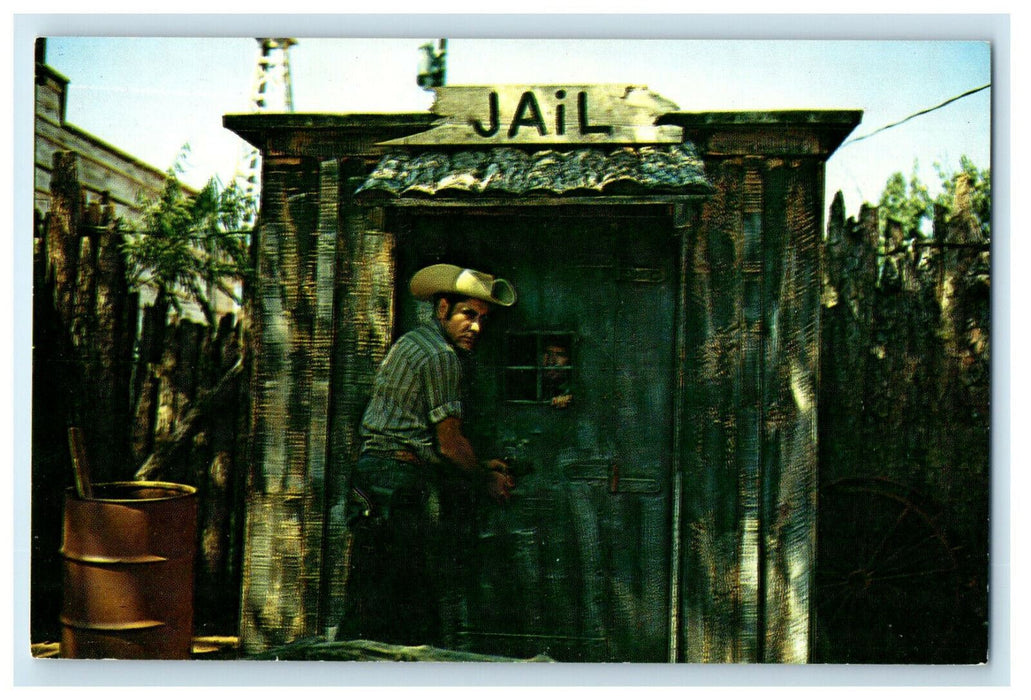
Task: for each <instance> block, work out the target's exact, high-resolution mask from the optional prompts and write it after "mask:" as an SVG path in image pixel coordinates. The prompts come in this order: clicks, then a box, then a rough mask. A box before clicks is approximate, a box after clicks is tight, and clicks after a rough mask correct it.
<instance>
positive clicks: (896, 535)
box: [814, 478, 960, 663]
mask: <svg viewBox="0 0 1031 700" xmlns="http://www.w3.org/2000/svg"><path fill="white" fill-rule="evenodd" d="M819 513H820V524H819V529H818V537H819V539H818V552H817V567H816V591H815V594H816V595H815V598H816V639H817V643H816V648H815V650H814V656H815V657H816V660H817V661H821V662H830V663H934V662H936V661H941V660H943V658H944V657H943V655H945V654H947V653H948V650H949V649H950V648H952V647H953V646H954V644H953V636H954V619H955V616H956V613H957V610H958V609H959V602H960V587H959V575H958V571H957V569H958V566H957V561H956V557H955V555H954V552H953V549H952V547H951V546H950V544H949V541H948V540H947V538H946V536H945V533H944V530H943V528H942V526H941V523H940V516H939V515H938V514H937V513H936V511H935V509H933V508H931V507H930V506H929V505H928V503H927V502H926V499H924V498H922V497H920V496H919V494H916V493H915V492H914V491H912V490H911V489H908V488H907V487H905V486H903V485H901V484H898V483H895V482H892V481H889V480H887V479H879V478H852V479H842V480H840V481H835V482H833V483H830V484H828V485H827V486H825V487H824V488H823V489H821V492H820V504H819Z"/></svg>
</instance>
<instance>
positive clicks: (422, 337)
mask: <svg viewBox="0 0 1031 700" xmlns="http://www.w3.org/2000/svg"><path fill="white" fill-rule="evenodd" d="M410 290H411V293H412V295H413V296H414V297H415V298H416V299H420V300H425V301H430V302H431V303H432V317H431V319H430V321H429V322H428V323H426V324H423V325H421V326H419V327H417V328H415V329H414V330H412V331H410V332H408V333H406V334H405V335H403V336H402V337H401V338H400V339H399V340H398V341H397V342H396V343H395V344H394V346H393V347H392V348H391V349H390V351H389V352H388V353H387V356H386V358H385V359H384V361H383V364H382V365H381V366H380V369H379V372H378V373H377V375H376V379H375V382H374V384H373V389H372V396H371V398H370V400H369V404H368V407H367V408H366V411H365V415H364V417H363V419H362V426H361V438H362V448H361V454H360V457H359V459H358V462H357V464H356V465H355V469H354V472H353V474H352V480H351V486H352V489H351V499H350V503H349V510H348V513H349V515H348V522H349V525H350V529H351V532H352V534H353V536H354V544H353V546H352V561H351V566H350V573H349V579H348V582H347V586H346V593H345V596H346V600H345V614H344V619H343V620H342V621H341V626H340V629H339V630H338V632H337V639H354V638H365V639H374V640H377V641H382V642H390V643H394V644H440V642H441V639H442V635H443V634H444V630H443V626H444V623H443V621H442V614H443V613H442V610H441V605H440V601H441V599H442V596H444V595H445V593H446V590H443V589H445V588H446V587H447V584H446V583H444V582H443V579H442V576H443V575H444V574H447V573H448V572H453V570H454V569H456V568H458V560H459V559H460V556H459V554H460V553H459V552H457V551H455V550H456V546H455V543H456V541H457V540H455V539H454V538H452V539H450V540H449V539H447V538H444V537H442V535H443V533H442V532H441V519H442V504H443V505H444V511H448V508H447V504H448V503H449V502H450V501H449V500H448V498H449V497H452V496H454V494H453V493H449V491H454V492H457V491H463V490H465V491H469V492H471V493H472V494H474V495H475V494H477V493H479V494H483V495H485V496H487V497H489V498H490V499H492V500H494V501H495V502H497V503H504V502H505V501H506V500H507V499H508V498H509V494H510V491H511V489H512V488H513V487H514V486H515V484H514V482H513V479H512V477H511V476H510V475H509V474H508V473H507V467H506V465H505V463H504V462H502V461H500V460H490V461H486V462H485V461H481V460H480V459H479V457H478V456H477V455H476V452H475V450H474V449H473V446H472V444H471V443H470V441H469V439H468V437H467V436H466V433H465V432H464V430H463V423H462V421H463V417H464V416H465V414H466V407H465V399H464V395H465V389H466V387H465V386H464V382H465V371H464V369H463V363H464V362H465V361H466V360H467V359H468V356H469V354H470V353H472V351H473V349H474V348H475V346H476V343H477V341H478V340H479V337H480V333H481V332H482V331H483V328H484V326H485V323H486V321H487V318H488V317H489V315H490V313H491V311H492V309H493V308H494V307H495V306H511V305H512V304H514V303H515V300H516V295H515V290H514V289H513V288H512V285H511V284H509V283H508V282H507V281H506V280H503V279H495V278H494V277H492V276H490V275H487V274H485V273H482V272H477V271H475V270H469V269H462V268H460V267H457V266H454V265H431V266H429V267H426V268H423V269H422V270H419V271H418V272H416V273H415V275H414V276H413V277H412V280H411V283H410ZM446 516H447V513H446V512H445V513H443V517H445V519H446Z"/></svg>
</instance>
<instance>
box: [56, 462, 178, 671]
mask: <svg viewBox="0 0 1031 700" xmlns="http://www.w3.org/2000/svg"><path fill="white" fill-rule="evenodd" d="M196 495H197V491H196V489H194V488H193V487H192V486H185V485H183V484H172V483H165V482H156V481H150V482H148V481H125V482H111V483H105V484H95V485H94V486H93V498H92V499H90V500H83V499H81V498H79V497H78V496H77V495H76V493H75V491H74V489H69V490H68V491H67V492H66V494H65V501H64V531H63V538H62V543H61V557H62V559H63V562H64V587H63V601H62V602H63V605H62V609H61V625H62V631H61V655H62V656H64V657H67V658H81V659H98V658H108V659H186V658H189V655H190V645H191V642H192V638H193V566H194V564H193V562H194V554H195V551H196V533H197V498H196Z"/></svg>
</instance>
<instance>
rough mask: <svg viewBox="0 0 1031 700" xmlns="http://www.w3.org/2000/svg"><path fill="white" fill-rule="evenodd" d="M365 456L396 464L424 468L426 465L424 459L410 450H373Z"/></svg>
mask: <svg viewBox="0 0 1031 700" xmlns="http://www.w3.org/2000/svg"><path fill="white" fill-rule="evenodd" d="M365 454H368V455H369V456H371V457H379V458H381V459H392V460H394V461H396V462H405V463H407V464H414V465H415V466H417V467H424V466H426V464H427V462H426V460H425V459H423V458H422V457H420V456H419V455H417V454H415V453H414V452H412V451H411V450H375V451H369V452H366V453H365Z"/></svg>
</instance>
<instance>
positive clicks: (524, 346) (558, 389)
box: [505, 331, 575, 404]
mask: <svg viewBox="0 0 1031 700" xmlns="http://www.w3.org/2000/svg"><path fill="white" fill-rule="evenodd" d="M574 340H575V336H574V335H573V334H572V333H567V332H555V331H524V332H519V333H509V334H508V336H507V342H506V361H505V400H506V401H508V402H511V403H530V404H537V403H542V404H546V403H551V402H552V399H555V398H556V397H560V396H566V395H569V394H571V393H572V388H571V387H572V380H573V371H574V369H575V365H574V362H573V350H574Z"/></svg>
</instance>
